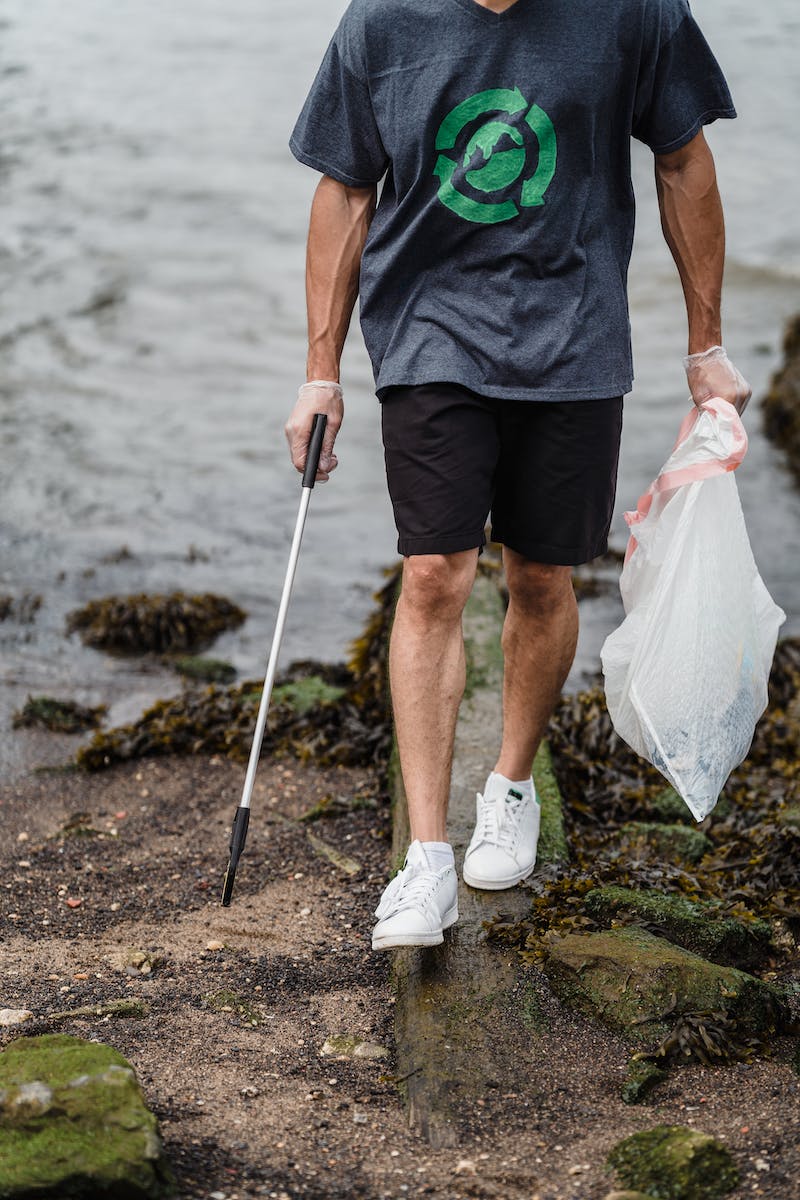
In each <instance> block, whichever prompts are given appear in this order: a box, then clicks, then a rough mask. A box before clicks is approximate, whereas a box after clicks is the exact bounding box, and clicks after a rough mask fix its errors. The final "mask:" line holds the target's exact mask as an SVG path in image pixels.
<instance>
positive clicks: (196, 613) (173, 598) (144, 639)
mask: <svg viewBox="0 0 800 1200" xmlns="http://www.w3.org/2000/svg"><path fill="white" fill-rule="evenodd" d="M246 615H247V614H246V613H245V612H244V611H243V610H242V609H241V608H239V607H238V606H237V605H236V604H233V603H232V602H231V601H230V600H227V599H226V598H225V597H224V596H217V595H215V594H213V593H211V592H207V593H205V594H203V595H187V594H186V593H185V592H172V593H170V594H169V595H163V596H162V595H148V594H146V593H144V592H142V593H139V594H138V595H132V596H107V597H105V598H104V599H102V600H92V601H90V602H89V604H86V605H85V606H84V607H83V608H79V609H76V610H75V611H74V612H72V613H70V614H69V616H68V617H67V633H75V632H77V633H79V634H80V636H81V640H82V641H83V642H84V643H85V645H87V646H93V647H94V648H95V649H99V650H113V651H117V652H118V653H124V654H147V653H159V654H164V653H170V652H174V651H180V650H186V651H189V650H197V649H201V648H202V647H203V646H207V645H209V644H210V643H211V642H213V641H214V639H215V638H216V637H218V636H219V634H220V633H223V632H224V631H225V630H227V629H237V628H238V627H239V626H240V625H241V624H242V623H243V621H244V620H245V617H246Z"/></svg>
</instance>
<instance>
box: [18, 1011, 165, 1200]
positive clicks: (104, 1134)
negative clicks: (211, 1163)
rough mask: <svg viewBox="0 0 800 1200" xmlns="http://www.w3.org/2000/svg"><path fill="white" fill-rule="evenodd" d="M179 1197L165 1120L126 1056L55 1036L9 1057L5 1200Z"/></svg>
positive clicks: (24, 1044)
mask: <svg viewBox="0 0 800 1200" xmlns="http://www.w3.org/2000/svg"><path fill="white" fill-rule="evenodd" d="M173 1191H174V1184H173V1180H172V1175H171V1172H170V1170H169V1166H168V1164H167V1162H166V1160H165V1158H164V1155H163V1151H162V1147H161V1141H160V1138H159V1135H158V1124H157V1122H156V1119H155V1117H154V1116H153V1114H152V1113H150V1112H149V1111H148V1109H147V1108H146V1106H145V1103H144V1100H143V1097H142V1093H141V1091H140V1089H139V1085H138V1083H137V1081H136V1075H135V1073H134V1071H133V1068H132V1067H131V1065H130V1063H129V1062H127V1060H126V1059H125V1058H123V1056H122V1055H121V1054H119V1053H118V1052H117V1051H116V1050H114V1049H113V1048H112V1047H110V1046H106V1045H103V1044H101V1043H93V1042H85V1041H82V1040H80V1039H78V1038H72V1037H67V1036H64V1035H61V1034H48V1035H45V1036H42V1037H37V1038H19V1039H17V1040H16V1041H14V1042H12V1043H11V1044H10V1045H9V1046H7V1047H6V1049H5V1050H4V1051H3V1053H2V1054H0V1198H4V1197H13V1196H21V1195H37V1196H43V1197H46V1196H50V1197H63V1198H64V1200H66V1198H68V1197H81V1196H88V1195H109V1196H111V1195H113V1196H115V1197H119V1198H120V1200H157V1198H159V1197H162V1196H167V1195H171V1194H173Z"/></svg>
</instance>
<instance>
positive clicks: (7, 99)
mask: <svg viewBox="0 0 800 1200" xmlns="http://www.w3.org/2000/svg"><path fill="white" fill-rule="evenodd" d="M444 2H445V0H443V3H444ZM343 7H344V6H343V4H342V3H340V2H339V0H305V3H303V4H302V5H295V4H290V3H278V0H266V2H265V0H225V2H224V3H223V0H215V2H212V0H173V2H172V3H171V4H169V5H164V4H163V3H156V0H133V2H132V3H129V4H125V5H114V6H109V5H108V4H107V3H105V2H101V0H72V2H71V3H70V4H68V5H65V4H63V3H61V2H57V0H0V348H1V349H2V357H3V370H2V377H0V439H1V444H2V452H1V457H0V475H1V477H2V478H1V481H0V551H1V557H0V592H10V593H12V594H14V595H16V596H19V595H20V594H21V593H23V592H25V591H30V592H34V593H40V594H41V595H42V596H43V605H42V608H41V609H40V611H39V613H38V614H37V617H36V619H35V621H34V622H33V623H32V624H30V625H21V624H20V623H19V622H16V621H15V620H13V619H9V620H7V621H6V622H4V623H3V624H1V625H0V648H1V649H2V656H3V659H2V678H3V680H4V682H5V685H6V686H5V687H4V689H3V699H2V705H1V706H0V723H2V725H3V726H4V727H6V728H7V726H8V721H9V714H10V711H11V710H12V709H13V708H14V707H15V706H17V705H18V704H19V703H20V701H21V700H22V699H24V696H25V694H26V693H27V692H34V693H36V692H42V691H47V692H50V693H59V692H62V693H67V694H71V695H74V696H76V697H77V698H79V699H83V700H92V701H94V702H97V701H99V700H101V699H105V700H107V701H109V702H111V704H112V712H111V716H112V719H114V720H120V719H124V718H127V717H131V716H134V715H136V714H137V713H138V712H139V711H140V709H141V707H142V705H143V703H144V702H145V701H147V700H148V699H150V698H152V697H153V696H154V695H157V694H161V695H163V694H165V693H166V692H167V691H169V690H170V689H173V688H174V687H175V684H174V680H172V678H171V677H169V676H167V675H166V674H165V673H164V672H162V671H161V670H159V669H157V668H148V670H146V671H142V670H141V669H138V668H134V667H133V666H131V665H129V664H124V663H121V662H120V661H119V660H111V659H108V658H107V657H105V656H103V655H100V654H97V653H95V652H92V651H89V650H84V649H82V648H81V647H80V646H79V645H78V644H77V643H76V641H75V640H74V639H71V640H67V639H66V638H65V637H64V635H63V623H64V616H65V614H66V613H67V612H68V611H69V610H70V609H71V608H73V607H75V606H76V605H77V604H79V603H81V602H83V601H85V600H86V599H89V598H92V597H95V596H100V595H106V594H108V593H110V592H117V591H120V592H122V591H136V590H150V591H154V590H167V589H173V588H186V589H189V590H194V591H196V590H205V589H213V590H217V591H222V592H224V593H226V594H227V595H229V596H231V598H232V599H234V600H236V601H237V602H238V603H240V604H242V605H243V606H244V607H245V608H246V609H247V610H248V611H249V613H250V614H251V619H250V620H249V621H248V622H247V624H246V625H245V626H244V628H243V629H242V630H241V631H240V632H238V633H236V634H234V635H230V636H228V637H226V638H223V639H222V640H221V642H219V643H218V644H217V646H216V647H215V650H214V652H215V653H217V654H219V655H221V656H224V657H229V658H230V659H232V660H233V661H234V663H235V664H236V665H237V667H239V669H240V670H241V671H242V672H245V673H247V674H249V675H259V674H261V672H262V670H263V664H264V660H265V653H266V647H267V644H268V642H269V638H270V636H271V628H272V621H273V619H274V614H275V609H276V605H277V599H278V595H279V591H280V586H281V582H282V576H283V571H284V565H285V559H286V554H287V552H288V542H289V538H290V536H291V531H292V527H293V524H294V515H295V511H296V506H297V502H298V499H299V485H298V480H297V477H296V476H295V475H294V473H293V471H292V469H291V467H290V466H289V464H288V461H287V458H286V452H285V448H284V442H283V435H282V423H283V419H284V417H285V415H286V412H287V411H288V409H289V407H290V406H291V403H292V399H293V395H294V391H295V389H296V387H297V385H298V383H299V382H300V380H301V378H302V372H303V367H304V300H303V278H302V275H303V257H304V238H305V227H306V221H307V210H308V203H309V200H310V196H311V192H312V189H313V186H314V183H315V181H316V176H315V175H314V173H313V172H311V171H309V170H308V169H306V168H304V167H301V166H299V165H298V164H296V163H295V162H294V160H293V159H292V158H291V156H290V154H289V152H288V150H287V149H286V140H287V137H288V134H289V131H290V129H291V126H292V124H293V122H294V119H295V116H296V113H297V111H298V109H299V107H300V105H301V103H302V100H303V97H304V95H305V92H306V90H307V87H308V85H309V83H310V81H311V78H312V76H313V73H314V70H315V69H316V65H317V63H318V61H319V58H320V56H321V54H322V52H323V50H324V47H325V45H326V43H327V40H328V38H329V37H330V34H331V32H332V30H333V28H334V26H335V24H336V21H337V19H338V16H339V14H340V12H341V11H342V9H343ZM694 12H695V15H696V16H697V17H698V19H699V20H700V22H701V24H702V26H703V28H704V31H705V33H706V35H707V37H708V39H709V41H710V42H711V44H712V46H713V47H714V49H715V51H716V53H717V55H718V57H719V59H720V61H721V63H722V65H723V67H724V69H725V71H726V73H727V75H728V78H729V82H730V84H731V88H732V91H733V93H734V98H735V101H736V103H737V106H738V108H739V111H740V119H739V120H738V121H736V122H720V123H719V124H717V125H716V126H714V127H713V128H712V129H711V130H710V132H709V140H710V142H711V144H712V147H713V149H714V152H715V155H716V158H717V164H718V171H719V176H720V183H721V187H722V191H723V197H724V200H725V206H726V213H727V223H728V244H729V267H728V275H727V290H726V308H725V316H726V342H727V344H728V345H729V347H730V349H731V352H732V353H733V355H734V356H735V358H736V359H737V361H738V363H739V365H740V366H741V367H742V369H743V370H744V371H745V373H746V374H747V375H748V377H749V378H750V379H751V381H752V382H753V384H754V388H755V391H756V395H758V393H759V392H761V391H763V388H764V385H765V383H766V381H767V379H768V376H769V374H770V372H771V370H773V369H774V367H775V365H776V362H777V361H778V357H779V355H778V350H779V340H780V333H781V328H782V325H783V322H784V320H785V318H786V316H787V315H788V314H789V313H790V312H792V311H794V310H796V309H798V308H800V302H799V299H798V280H800V249H799V248H798V247H799V245H800V240H799V239H798V236H797V234H798V230H797V215H796V214H797V192H798V185H799V184H800V179H798V168H797V154H796V133H795V118H796V111H797V101H798V95H797V92H798V87H797V83H796V76H797V72H796V46H797V37H798V26H800V16H798V11H797V8H796V5H795V4H794V3H793V2H792V3H790V2H789V0H773V2H772V3H771V4H770V5H769V6H761V7H757V6H754V5H752V4H745V3H743V2H740V0H697V2H696V3H695V5H694ZM651 175H652V166H651V159H650V155H649V153H648V152H647V151H645V150H644V149H642V148H640V147H637V154H636V158H635V182H636V187H637V196H638V199H639V225H638V232H637V243H636V249H635V255H634V263H633V268H632V274H631V301H632V317H633V324H634V335H635V353H636V364H637V379H636V386H635V391H634V393H633V395H632V396H631V397H629V399H628V401H627V404H626V424H625V435H624V445H623V458H622V466H621V474H620V481H619V491H618V500H619V503H618V509H619V514H621V512H622V510H623V509H625V508H628V507H631V506H632V505H633V504H634V502H635V499H636V496H637V495H638V494H639V493H640V492H641V491H642V490H643V488H644V487H645V486H646V485H647V483H648V482H649V480H650V478H651V477H652V475H653V474H654V472H655V471H656V469H657V467H658V465H659V463H660V461H661V460H662V459H663V458H664V457H665V456H666V452H667V451H668V449H669V447H670V445H671V442H672V439H673V437H674V433H675V431H676V428H677V425H678V422H679V419H680V417H681V415H682V414H683V412H684V405H685V394H686V390H685V383H684V380H683V375H682V369H681V366H680V356H681V354H682V352H683V348H684V317H683V310H682V304H681V297H680V289H679V286H678V284H677V281H676V276H675V271H674V268H673V266H672V264H671V261H670V259H669V255H668V253H667V251H666V250H665V248H664V246H663V243H662V241H661V237H660V233H659V231H658V220H657V213H656V209H655V201H654V195H653V187H652V182H651ZM343 380H344V384H345V390H346V400H347V404H348V409H347V420H346V424H345V427H344V429H343V431H342V434H341V437H340V443H339V455H340V460H341V466H340V468H339V470H338V472H337V474H336V476H335V477H334V480H333V481H332V482H331V483H330V484H329V485H327V486H325V487H324V488H320V489H318V490H317V491H316V492H315V494H314V497H313V503H312V511H311V515H310V519H309V524H308V528H307V535H306V542H305V545H304V551H303V556H302V559H301V565H300V571H299V574H298V581H297V587H296V593H295V600H294V602H293V606H292V609H291V614H290V622H289V628H288V630H287V637H286V645H285V658H286V661H288V659H289V658H291V657H297V656H300V655H303V656H305V655H308V654H310V655H318V656H323V657H326V658H335V657H340V656H341V655H342V654H343V652H344V649H345V647H346V645H347V642H348V641H349V640H350V638H352V637H353V636H354V634H355V633H356V632H357V630H358V627H359V624H360V622H361V620H362V618H363V615H364V613H365V612H366V609H367V608H368V605H369V597H370V594H371V592H372V591H373V589H374V588H375V587H376V586H378V584H379V582H380V569H381V567H382V566H383V565H385V564H386V563H388V562H390V561H391V560H392V559H393V558H394V555H395V534H394V528H393V524H392V520H391V512H390V509H389V506H388V501H387V500H386V498H385V494H384V480H383V463H382V453H381V449H380V442H379V429H378V410H377V402H376V401H375V398H374V395H373V392H372V387H371V384H372V378H371V372H370V368H369V364H368V362H367V360H366V355H365V352H364V350H363V346H362V345H361V341H360V337H359V336H358V334H357V333H354V334H353V335H352V336H351V341H350V344H349V347H348V350H347V353H346V358H345V365H344V370H343ZM748 429H749V432H750V438H751V443H750V454H749V456H748V458H747V460H746V462H745V464H744V466H743V468H742V469H741V471H740V472H739V475H738V479H739V487H740V491H741V495H742V501H743V505H744V508H745V515H746V519H747V522H748V527H749V530H750V534H751V539H752V541H753V545H754V548H755V552H756V556H757V559H758V561H759V564H760V567H761V570H762V573H763V575H764V578H765V580H766V582H767V585H768V586H769V588H770V589H771V591H772V592H773V595H774V596H775V599H776V600H777V601H778V602H779V603H780V604H781V605H782V606H783V607H784V608H785V609H786V611H787V613H788V614H789V618H790V619H789V625H788V626H787V628H791V629H793V630H795V631H796V630H797V628H798V617H799V616H800V589H799V588H798V581H799V580H800V520H799V519H798V518H800V498H799V497H798V494H797V492H796V491H794V490H793V488H792V486H791V483H790V480H789V477H788V474H787V473H786V471H785V469H784V466H783V462H782V459H781V455H780V453H778V452H776V451H775V450H774V449H773V448H772V447H771V446H770V445H769V444H768V443H767V442H766V441H765V440H764V439H763V437H762V435H761V432H760V417H759V413H758V409H757V405H756V401H754V402H753V403H752V404H751V407H750V410H749V411H748ZM619 514H618V516H617V519H616V520H615V526H614V534H613V538H614V541H615V543H616V544H617V545H620V546H621V545H623V544H624V540H625V526H624V523H623V521H622V519H621V515H619ZM123 546H126V547H127V548H128V550H129V552H130V556H129V557H122V558H121V559H120V555H119V551H120V549H121V547H123ZM618 615H619V613H618V609H617V607H616V605H608V604H604V603H602V602H593V604H590V605H588V606H585V614H584V630H583V635H582V641H581V650H580V655H579V659H578V662H577V664H576V668H575V671H574V673H573V680H575V679H577V678H578V677H579V675H580V673H581V672H582V671H585V670H591V669H594V668H595V666H596V656H597V650H598V648H599V644H600V641H601V640H602V637H603V636H604V635H605V633H606V632H608V629H609V628H610V627H611V626H612V625H613V624H614V623H615V621H616V620H617V619H618ZM26 746H27V743H26V739H25V737H24V736H22V735H17V737H16V738H14V739H8V738H5V739H2V738H0V768H2V769H3V770H5V771H6V772H8V771H13V770H15V769H18V768H19V767H20V766H21V764H22V763H23V761H24V759H25V756H26V753H28V750H26ZM59 753H61V751H59Z"/></svg>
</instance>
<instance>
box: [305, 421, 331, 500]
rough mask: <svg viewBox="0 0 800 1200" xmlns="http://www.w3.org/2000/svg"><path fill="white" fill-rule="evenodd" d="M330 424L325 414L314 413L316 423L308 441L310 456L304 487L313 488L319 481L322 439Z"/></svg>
mask: <svg viewBox="0 0 800 1200" xmlns="http://www.w3.org/2000/svg"><path fill="white" fill-rule="evenodd" d="M327 424H328V418H327V416H326V415H325V413H314V421H313V424H312V426H311V437H310V438H309V441H308V454H307V455H306V466H305V470H304V471H303V487H304V488H305V487H307V488H313V486H314V484H315V482H316V479H317V470H318V469H319V456H320V454H321V453H322V439H323V437H324V436H325V426H326V425H327Z"/></svg>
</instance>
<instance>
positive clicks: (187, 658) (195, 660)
mask: <svg viewBox="0 0 800 1200" xmlns="http://www.w3.org/2000/svg"><path fill="white" fill-rule="evenodd" d="M172 665H173V667H174V668H175V670H176V671H177V672H178V674H179V675H183V677H184V679H196V680H198V681H199V682H200V683H230V682H231V680H233V679H235V678H236V667H234V666H233V664H232V663H229V662H226V661H225V660H224V659H222V658H205V657H203V656H202V655H199V654H183V655H180V656H179V657H178V658H175V659H173V660H172Z"/></svg>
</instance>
